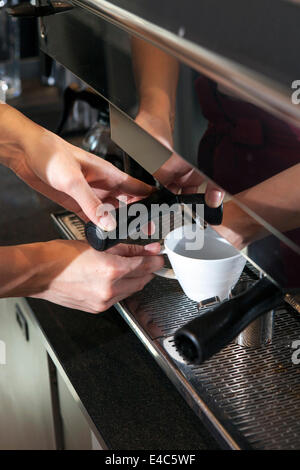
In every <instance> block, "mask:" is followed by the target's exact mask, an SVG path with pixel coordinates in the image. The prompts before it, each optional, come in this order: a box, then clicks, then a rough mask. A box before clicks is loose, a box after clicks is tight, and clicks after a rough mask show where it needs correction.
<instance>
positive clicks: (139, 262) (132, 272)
mask: <svg viewBox="0 0 300 470" xmlns="http://www.w3.org/2000/svg"><path fill="white" fill-rule="evenodd" d="M123 259H124V258H123ZM126 261H127V265H126V264H125V263H124V266H123V269H125V274H124V276H123V277H124V279H131V278H135V277H142V276H144V275H145V274H152V273H154V272H156V271H158V270H159V269H161V268H162V267H163V265H164V258H163V256H159V255H157V256H137V257H132V258H126Z"/></svg>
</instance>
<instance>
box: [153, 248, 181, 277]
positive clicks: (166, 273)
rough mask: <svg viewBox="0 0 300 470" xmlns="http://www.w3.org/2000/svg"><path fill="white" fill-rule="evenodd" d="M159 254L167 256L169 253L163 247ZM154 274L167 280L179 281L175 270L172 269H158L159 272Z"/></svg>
mask: <svg viewBox="0 0 300 470" xmlns="http://www.w3.org/2000/svg"><path fill="white" fill-rule="evenodd" d="M158 254H159V255H166V254H167V251H166V249H165V247H162V248H161V250H160V252H159V253H158ZM154 274H156V275H157V276H161V277H165V278H166V279H177V277H176V275H175V273H174V271H173V269H170V268H165V267H163V268H160V269H158V271H154Z"/></svg>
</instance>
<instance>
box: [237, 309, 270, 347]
mask: <svg viewBox="0 0 300 470" xmlns="http://www.w3.org/2000/svg"><path fill="white" fill-rule="evenodd" d="M273 318H274V311H273V310H272V311H270V312H267V313H265V314H264V315H262V316H261V317H259V318H258V319H257V320H254V322H252V323H250V325H249V326H247V328H245V329H244V331H242V332H241V333H240V334H239V335H238V337H237V338H236V344H239V345H240V346H244V347H246V348H257V347H259V346H262V345H263V344H269V343H271V341H272V336H273Z"/></svg>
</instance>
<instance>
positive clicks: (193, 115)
mask: <svg viewBox="0 0 300 470" xmlns="http://www.w3.org/2000/svg"><path fill="white" fill-rule="evenodd" d="M43 21H44V25H45V26H46V31H47V35H46V40H45V41H43V42H42V47H43V49H44V50H45V51H46V52H47V53H49V54H50V55H51V56H52V57H54V58H55V59H56V60H57V61H58V62H60V63H62V64H63V65H64V66H65V67H67V68H68V69H70V70H71V71H72V72H73V73H75V74H76V75H77V76H79V77H80V78H81V79H82V80H84V81H85V82H86V83H87V84H88V85H89V86H91V87H92V88H94V89H95V90H96V91H97V92H98V93H100V94H101V95H102V96H104V97H105V98H106V99H107V100H108V101H109V102H110V103H112V104H113V105H114V106H115V107H117V108H118V109H119V110H121V111H123V112H124V113H126V115H127V116H128V117H130V118H131V120H133V122H134V123H135V125H136V126H139V127H140V128H142V129H143V130H144V131H146V133H148V134H150V135H151V136H152V137H154V139H155V140H156V141H158V142H160V144H162V145H163V146H164V147H165V149H167V150H168V153H167V155H168V157H167V158H164V159H162V161H161V166H160V167H158V169H156V170H155V171H154V174H153V176H154V177H155V179H156V180H158V181H159V182H160V183H161V184H162V185H164V186H166V187H168V188H169V189H170V190H171V191H173V192H178V191H181V192H189V193H195V192H200V190H203V189H205V187H206V186H205V185H206V184H207V182H209V191H208V192H207V202H209V201H210V203H211V204H218V202H220V201H221V199H220V197H222V196H223V195H224V192H223V190H225V191H226V196H225V203H224V221H223V224H222V226H220V227H219V228H217V230H218V231H219V233H221V234H222V235H223V236H224V237H225V238H226V239H228V240H229V241H230V242H231V243H232V244H233V245H234V246H236V247H237V248H239V249H244V250H245V251H244V252H245V253H246V254H247V256H248V257H250V258H251V260H252V261H253V262H254V263H256V264H257V265H258V266H259V267H260V268H261V269H263V270H264V271H265V272H267V273H268V274H269V275H270V276H271V277H272V278H273V279H274V280H276V281H277V282H278V283H279V284H280V285H282V286H284V287H298V286H299V277H300V276H299V272H300V269H299V268H300V255H299V253H300V184H299V181H300V127H299V128H297V126H296V125H291V124H290V123H288V122H284V121H282V120H280V119H279V118H278V117H275V116H273V115H271V114H270V113H268V112H267V111H265V110H263V109H262V108H261V107H259V106H257V104H254V103H253V102H251V100H246V101H245V100H244V99H242V98H241V97H240V96H239V95H237V94H236V92H232V91H231V90H229V89H227V88H225V87H224V85H223V84H221V83H216V82H214V81H212V80H211V79H210V78H208V77H207V76H206V75H205V74H200V73H199V72H197V71H195V70H193V69H191V68H189V67H188V66H186V65H183V64H181V63H179V62H178V60H177V59H176V58H174V57H172V56H171V55H169V54H167V53H165V52H163V51H162V50H161V49H158V48H157V47H154V46H153V45H151V44H149V43H147V42H146V41H144V40H142V39H138V38H136V37H133V36H130V35H129V34H128V33H126V32H125V31H122V30H121V29H119V28H117V27H116V26H113V25H112V24H109V23H107V22H106V21H104V20H102V19H100V18H98V17H96V16H94V15H92V14H91V13H88V12H87V11H85V10H82V9H79V8H75V9H74V10H72V11H71V12H68V13H64V14H62V15H57V16H56V17H55V18H54V17H53V18H51V17H49V18H47V19H44V20H43ZM296 78H297V77H295V79H296ZM298 78H300V77H298ZM298 85H299V87H298ZM298 85H297V83H295V87H294V88H293V91H291V99H294V100H295V106H297V105H298V99H299V98H300V93H299V90H298V88H300V83H299V84H298ZM299 106H300V104H299ZM158 153H159V152H158ZM140 154H142V152H140ZM134 157H135V158H136V159H137V160H138V161H139V162H140V163H142V161H143V158H142V155H141V159H139V155H138V156H136V155H134ZM182 157H183V158H182ZM147 158H149V157H147ZM144 166H145V167H147V165H144ZM133 168H134V165H133ZM199 170H200V171H199ZM133 172H134V170H133ZM200 187H201V189H199V188H200ZM220 188H222V191H221V190H220ZM232 196H233V197H232Z"/></svg>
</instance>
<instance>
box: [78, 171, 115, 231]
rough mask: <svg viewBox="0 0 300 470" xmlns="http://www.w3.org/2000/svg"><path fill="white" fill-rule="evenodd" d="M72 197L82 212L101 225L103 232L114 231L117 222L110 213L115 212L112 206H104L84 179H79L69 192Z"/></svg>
mask: <svg viewBox="0 0 300 470" xmlns="http://www.w3.org/2000/svg"><path fill="white" fill-rule="evenodd" d="M69 194H70V196H72V198H73V199H75V201H76V202H77V204H78V205H79V206H80V207H81V210H82V212H83V213H84V214H85V215H86V216H87V218H88V219H89V220H91V221H92V222H93V223H94V224H95V225H98V224H99V225H100V226H101V228H102V229H103V230H113V229H114V228H115V226H116V220H115V218H114V217H113V215H112V214H109V211H111V210H114V209H115V207H114V206H113V205H112V204H104V203H103V202H102V201H101V199H99V198H98V197H97V196H96V194H95V193H94V191H93V189H92V188H91V186H90V185H89V183H88V182H87V181H86V179H85V178H84V177H82V178H80V179H79V182H78V183H77V184H74V185H73V186H72V188H71V191H69Z"/></svg>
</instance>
